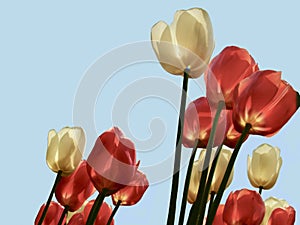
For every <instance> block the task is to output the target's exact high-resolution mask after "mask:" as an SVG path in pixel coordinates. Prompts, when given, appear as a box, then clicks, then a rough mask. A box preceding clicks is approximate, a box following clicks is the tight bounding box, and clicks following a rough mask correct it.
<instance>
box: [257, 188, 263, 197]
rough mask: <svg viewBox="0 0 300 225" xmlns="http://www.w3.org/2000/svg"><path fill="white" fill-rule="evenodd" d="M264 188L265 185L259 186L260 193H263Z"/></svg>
mask: <svg viewBox="0 0 300 225" xmlns="http://www.w3.org/2000/svg"><path fill="white" fill-rule="evenodd" d="M262 190H263V187H262V186H259V188H258V192H259V194H260V195H261V193H262Z"/></svg>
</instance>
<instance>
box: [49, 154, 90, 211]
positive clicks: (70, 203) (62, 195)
mask: <svg viewBox="0 0 300 225" xmlns="http://www.w3.org/2000/svg"><path fill="white" fill-rule="evenodd" d="M86 165H87V163H86V161H85V160H83V161H81V163H80V165H79V166H78V167H77V169H76V170H75V171H74V172H73V173H72V174H71V175H70V176H67V177H62V178H61V180H60V181H59V183H58V185H57V187H56V191H55V196H56V199H57V201H58V202H59V203H60V204H61V205H63V206H65V207H69V211H71V212H74V211H76V210H78V209H79V208H80V207H81V206H82V204H83V203H84V202H85V200H87V199H88V198H89V197H90V196H91V195H92V194H93V193H94V192H95V190H96V189H95V187H94V185H93V183H92V181H91V179H90V177H89V175H88V173H87V168H86Z"/></svg>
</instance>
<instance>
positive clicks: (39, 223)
mask: <svg viewBox="0 0 300 225" xmlns="http://www.w3.org/2000/svg"><path fill="white" fill-rule="evenodd" d="M61 174H62V171H61V170H59V171H58V172H57V174H56V178H55V181H54V184H53V186H52V190H51V192H50V194H49V197H48V200H47V203H46V205H45V208H44V210H43V213H42V216H41V218H40V220H39V222H38V225H42V223H43V221H44V219H45V217H46V214H47V211H48V208H49V205H50V202H51V200H52V198H53V195H54V192H55V190H56V186H57V184H58V182H59V181H60V179H61Z"/></svg>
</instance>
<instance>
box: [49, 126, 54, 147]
mask: <svg viewBox="0 0 300 225" xmlns="http://www.w3.org/2000/svg"><path fill="white" fill-rule="evenodd" d="M55 135H56V131H55V130H54V129H52V130H49V132H48V146H49V145H50V143H51V141H52V138H53V137H55Z"/></svg>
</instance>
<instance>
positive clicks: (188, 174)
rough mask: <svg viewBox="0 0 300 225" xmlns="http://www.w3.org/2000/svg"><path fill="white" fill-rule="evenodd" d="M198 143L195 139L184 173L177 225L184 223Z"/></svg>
mask: <svg viewBox="0 0 300 225" xmlns="http://www.w3.org/2000/svg"><path fill="white" fill-rule="evenodd" d="M198 142H199V139H197V140H196V141H195V144H194V148H193V151H192V154H191V157H190V161H189V165H188V169H187V172H186V177H185V183H184V190H183V195H182V201H181V209H180V216H179V222H178V225H183V222H184V216H185V209H186V202H187V195H188V191H189V185H190V179H191V174H192V169H193V163H194V159H195V155H196V152H197V148H198Z"/></svg>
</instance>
